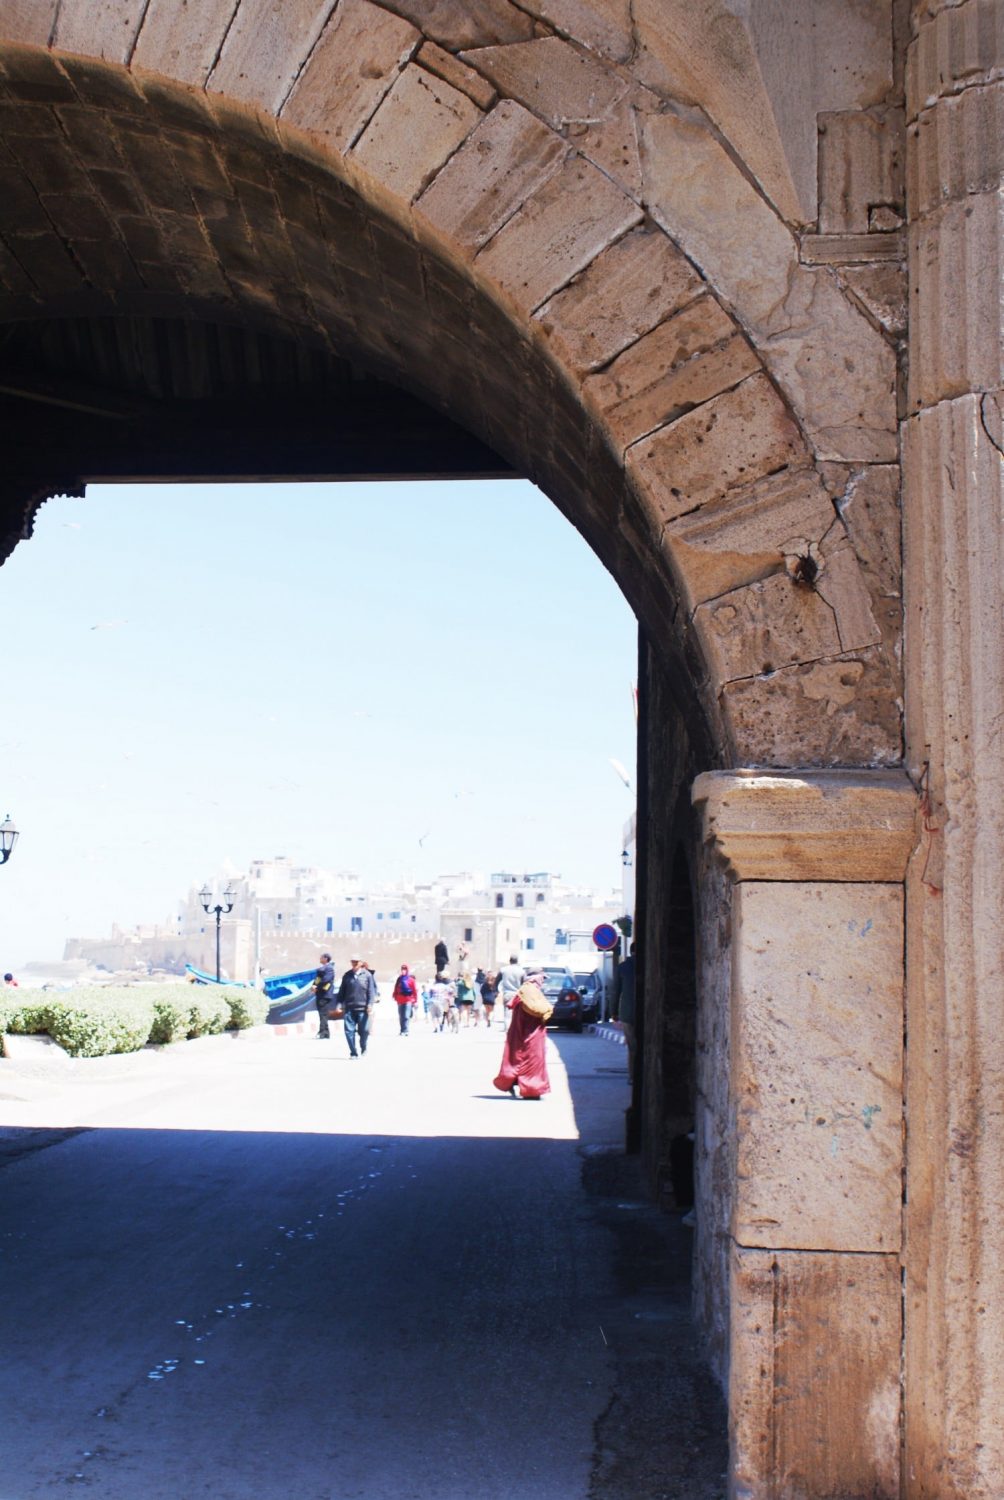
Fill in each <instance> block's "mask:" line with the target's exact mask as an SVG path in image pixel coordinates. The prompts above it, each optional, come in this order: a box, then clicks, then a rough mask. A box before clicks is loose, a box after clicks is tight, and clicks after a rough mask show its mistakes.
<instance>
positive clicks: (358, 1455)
mask: <svg viewBox="0 0 1004 1500" xmlns="http://www.w3.org/2000/svg"><path fill="white" fill-rule="evenodd" d="M393 1022H394V1018H393V1016H387V1015H384V1014H381V1015H380V1018H379V1022H378V1025H377V1028H376V1032H375V1037H374V1042H373V1045H372V1048H371V1053H370V1055H369V1056H367V1057H366V1058H365V1059H360V1060H359V1061H356V1062H353V1061H351V1060H350V1059H349V1058H348V1055H347V1050H346V1048H345V1045H344V1042H343V1041H342V1040H341V1039H340V1038H336V1039H335V1040H333V1041H332V1042H331V1043H329V1044H324V1043H320V1042H315V1041H311V1040H308V1039H306V1038H294V1039H291V1040H289V1041H287V1042H286V1043H284V1044H279V1043H277V1042H276V1041H275V1040H267V1041H256V1040H248V1039H244V1040H240V1041H233V1042H232V1041H229V1040H226V1039H221V1040H219V1041H217V1042H214V1043H212V1044H204V1045H202V1044H197V1045H196V1046H194V1047H176V1048H171V1049H165V1050H163V1051H160V1052H148V1053H144V1054H142V1055H141V1056H137V1057H133V1058H110V1059H103V1060H96V1061H95V1062H93V1063H80V1064H73V1065H71V1066H70V1067H69V1068H65V1067H64V1068H63V1069H61V1070H60V1072H59V1073H58V1075H53V1076H51V1077H50V1078H49V1079H48V1080H45V1079H44V1078H43V1079H40V1078H39V1076H38V1074H36V1075H34V1076H32V1077H29V1076H28V1075H27V1074H26V1073H25V1072H23V1071H19V1067H18V1065H16V1064H8V1063H0V1124H2V1125H3V1127H4V1132H5V1135H6V1144H7V1146H8V1148H9V1149H8V1152H7V1156H6V1160H7V1163H8V1164H7V1165H6V1166H5V1167H4V1168H3V1171H2V1191H3V1198H4V1204H5V1224H6V1225H7V1229H6V1231H5V1234H4V1238H3V1239H2V1241H0V1249H2V1251H3V1261H4V1269H5V1272H6V1281H7V1285H8V1286H9V1287H11V1288H16V1291H17V1295H16V1296H13V1297H10V1298H8V1300H7V1303H6V1305H5V1319H4V1324H5V1326H4V1340H5V1363H4V1367H3V1371H2V1373H0V1395H2V1397H3V1400H4V1408H5V1410H6V1411H7V1413H8V1417H10V1414H11V1413H16V1414H17V1415H16V1418H15V1419H13V1420H8V1422H7V1423H6V1424H5V1440H4V1476H5V1478H4V1486H5V1487H4V1489H3V1495H4V1500H36V1497H40V1496H49V1495H56V1494H63V1493H65V1489H66V1485H67V1484H68V1483H70V1484H89V1485H90V1486H91V1487H92V1489H93V1491H94V1493H95V1494H99V1495H101V1497H102V1500H139V1497H143V1500H169V1497H170V1500H177V1497H179V1496H184V1497H186V1500H188V1497H190V1496H197V1495H201V1494H203V1493H206V1494H210V1493H211V1494H212V1495H213V1496H214V1500H280V1497H281V1500H286V1497H287V1496H288V1495H289V1494H291V1493H294V1494H296V1495H297V1496H298V1497H305V1500H336V1497H337V1500H349V1497H354V1500H388V1497H394V1500H397V1497H399V1496H400V1497H403V1500H473V1497H477V1500H482V1497H483V1500H531V1497H532V1500H541V1497H542V1496H546V1497H547V1500H622V1497H624V1500H626V1497H628V1496H631V1497H633V1500H646V1497H652V1500H655V1497H657V1496H659V1497H672V1500H719V1497H720V1496H721V1495H722V1494H723V1490H722V1486H721V1474H722V1470H723V1467H724V1460H723V1455H722V1426H723V1424H722V1417H721V1409H720V1404H719V1403H718V1400H717V1396H716V1395H715V1393H714V1391H713V1390H712V1389H711V1386H710V1382H709V1381H708V1380H707V1377H706V1376H705V1375H703V1373H702V1371H701V1370H700V1367H699V1364H698V1362H697V1361H696V1357H695V1350H694V1346H693V1337H692V1334H691V1332H690V1328H689V1321H688V1316H687V1300H688V1298H687V1290H686V1253H687V1249H688V1248H689V1244H688V1237H687V1232H686V1230H684V1229H681V1227H680V1226H679V1223H678V1222H677V1221H676V1220H673V1219H669V1218H667V1217H666V1216H665V1215H662V1214H659V1213H658V1212H657V1211H656V1210H655V1209H654V1208H652V1206H651V1205H650V1204H649V1203H648V1202H647V1200H646V1199H645V1197H644V1195H643V1194H642V1192H641V1189H640V1184H639V1182H638V1179H637V1167H636V1164H635V1163H633V1162H632V1161H630V1160H629V1159H627V1158H625V1157H624V1156H623V1155H622V1153H621V1152H620V1150H619V1142H620V1137H621V1133H622V1129H623V1111H624V1108H625V1106H626V1103H627V1089H626V1078H625V1072H624V1055H623V1052H622V1051H621V1049H615V1048H613V1047H609V1046H606V1045H604V1044H603V1043H602V1041H600V1040H599V1039H598V1038H596V1037H592V1036H588V1035H582V1036H560V1037H557V1038H553V1039H552V1040H551V1041H550V1043H549V1053H550V1066H551V1073H552V1081H553V1084H554V1091H553V1093H552V1095H551V1096H550V1097H549V1098H547V1099H545V1100H543V1101H541V1102H529V1101H514V1100H511V1099H509V1098H508V1097H507V1096H503V1095H501V1094H499V1093H497V1091H495V1090H494V1089H493V1088H492V1087H491V1078H492V1076H493V1075H494V1072H495V1070H496V1068H497V1064H498V1059H499V1055H500V1052H501V1042H502V1037H501V1031H499V1030H496V1031H495V1032H493V1033H492V1034H490V1035H489V1034H488V1033H486V1032H484V1031H482V1032H476V1031H471V1032H466V1033H465V1032H462V1033H460V1034H459V1035H456V1036H454V1035H443V1036H439V1035H433V1034H430V1033H429V1032H428V1031H426V1030H425V1029H424V1028H423V1026H422V1024H421V1022H419V1023H418V1028H417V1030H416V1033H415V1034H414V1035H413V1036H412V1037H410V1038H408V1039H407V1040H402V1039H401V1038H399V1037H398V1036H397V1034H396V1025H394V1024H393ZM20 1132H24V1134H23V1136H20V1135H19V1133H20ZM50 1132H51V1134H50ZM46 1137H48V1139H49V1140H50V1141H51V1142H52V1144H51V1145H49V1147H48V1149H45V1148H44V1144H43V1143H44V1141H45V1139H46ZM19 1138H20V1139H22V1140H23V1141H24V1143H25V1146H26V1147H27V1148H28V1149H27V1150H26V1151H25V1152H24V1153H23V1154H21V1155H20V1156H19V1157H18V1156H17V1154H16V1149H15V1148H16V1143H17V1140H18V1139H19ZM3 1159H4V1158H3V1157H0V1161H2V1160H3ZM55 1389H58V1392H59V1399H58V1401H54V1400H53V1391H54V1390H55Z"/></svg>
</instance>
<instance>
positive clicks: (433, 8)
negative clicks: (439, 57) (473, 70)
mask: <svg viewBox="0 0 1004 1500" xmlns="http://www.w3.org/2000/svg"><path fill="white" fill-rule="evenodd" d="M383 4H384V6H385V8H386V9H387V10H392V11H396V13H397V14H398V15H399V16H404V17H405V18H406V19H407V20H409V21H411V22H412V23H413V24H414V25H415V26H417V27H418V28H419V30H420V31H424V32H425V35H426V36H427V37H431V39H432V40H433V41H434V42H438V43H439V45H440V46H441V47H445V48H446V49H447V51H448V52H460V51H461V50H462V49H463V48H464V47H491V46H494V45H495V44H496V43H505V42H522V41H526V39H527V38H528V37H531V36H533V32H534V23H533V17H532V16H528V15H527V14H526V12H525V11H523V10H521V9H520V8H519V7H517V6H515V5H511V4H510V0H383Z"/></svg>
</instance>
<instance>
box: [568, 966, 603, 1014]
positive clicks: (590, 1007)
mask: <svg viewBox="0 0 1004 1500" xmlns="http://www.w3.org/2000/svg"><path fill="white" fill-rule="evenodd" d="M572 980H573V983H574V984H575V988H576V989H577V990H578V992H579V994H580V995H581V996H582V1019H583V1021H585V1022H586V1023H587V1024H591V1023H592V1022H594V1021H599V1020H601V1019H602V1017H603V975H602V974H601V973H600V971H599V969H593V970H592V971H591V972H590V973H588V974H579V973H575V974H573V975H572Z"/></svg>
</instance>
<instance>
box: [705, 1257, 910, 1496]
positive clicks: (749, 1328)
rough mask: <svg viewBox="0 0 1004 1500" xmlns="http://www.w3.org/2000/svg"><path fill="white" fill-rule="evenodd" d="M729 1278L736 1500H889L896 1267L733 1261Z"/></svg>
mask: <svg viewBox="0 0 1004 1500" xmlns="http://www.w3.org/2000/svg"><path fill="white" fill-rule="evenodd" d="M731 1272H732V1274H731V1287H730V1295H731V1322H732V1327H731V1333H730V1344H731V1347H732V1366H731V1370H730V1374H729V1429H730V1438H731V1447H732V1475H731V1493H732V1494H733V1495H734V1496H735V1497H736V1500H747V1497H749V1500H754V1497H756V1500H760V1497H761V1496H762V1497H764V1500H767V1497H768V1496H769V1497H771V1500H774V1497H776V1500H782V1497H783V1500H803V1497H809V1496H817V1495H818V1496H822V1495H826V1496H834V1497H836V1496H841V1497H844V1496H847V1497H849V1496H852V1495H853V1496H860V1497H861V1500H864V1497H865V1496H867V1497H868V1500H899V1495H900V1473H899V1470H900V1459H899V1427H900V1391H899V1362H900V1347H901V1343H902V1315H901V1311H900V1285H899V1279H900V1273H899V1261H898V1259H897V1257H896V1256H894V1255H821V1254H799V1253H797V1252H792V1251H769V1250H738V1249H737V1250H735V1251H734V1252H733V1256H732V1266H731Z"/></svg>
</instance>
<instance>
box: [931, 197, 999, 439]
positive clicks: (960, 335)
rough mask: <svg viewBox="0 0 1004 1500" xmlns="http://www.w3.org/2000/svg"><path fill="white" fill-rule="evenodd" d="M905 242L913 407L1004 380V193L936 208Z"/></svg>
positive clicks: (987, 386) (989, 387)
mask: <svg viewBox="0 0 1004 1500" xmlns="http://www.w3.org/2000/svg"><path fill="white" fill-rule="evenodd" d="M910 245H911V253H910V327H911V359H910V388H909V403H910V406H911V408H912V409H914V410H916V409H917V408H918V407H921V406H931V405H934V404H935V403H936V402H938V401H944V400H950V399H952V398H953V397H955V396H961V395H964V394H965V393H967V392H968V391H971V390H980V389H983V390H994V389H996V388H997V387H999V386H1000V385H1002V384H1004V329H1002V320H1004V309H1002V306H1001V285H1002V279H1004V278H1002V266H1001V246H1002V245H1004V190H1001V191H997V192H994V193H981V194H978V195H976V196H973V197H970V198H966V199H964V200H962V201H960V202H956V203H949V204H946V205H945V206H944V207H943V208H940V209H937V210H935V212H933V213H932V214H929V215H927V216H926V217H925V218H923V219H921V220H920V222H919V223H917V224H915V225H912V226H911V229H910Z"/></svg>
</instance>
